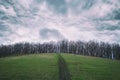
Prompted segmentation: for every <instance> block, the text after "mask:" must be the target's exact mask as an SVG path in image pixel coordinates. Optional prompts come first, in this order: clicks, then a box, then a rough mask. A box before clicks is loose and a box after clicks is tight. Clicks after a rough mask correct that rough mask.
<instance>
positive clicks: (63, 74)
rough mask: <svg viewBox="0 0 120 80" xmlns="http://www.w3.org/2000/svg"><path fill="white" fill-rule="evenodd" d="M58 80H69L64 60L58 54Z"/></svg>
mask: <svg viewBox="0 0 120 80" xmlns="http://www.w3.org/2000/svg"><path fill="white" fill-rule="evenodd" d="M58 65H59V80H71V78H70V73H69V70H68V67H67V64H66V61H65V60H64V58H63V57H62V56H61V55H60V54H58Z"/></svg>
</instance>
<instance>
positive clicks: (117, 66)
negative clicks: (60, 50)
mask: <svg viewBox="0 0 120 80" xmlns="http://www.w3.org/2000/svg"><path fill="white" fill-rule="evenodd" d="M62 56H63V58H64V59H65V61H66V62H67V64H68V68H69V72H70V74H71V79H72V80H120V76H119V74H120V61H117V60H108V59H102V58H95V57H88V56H86V57H85V56H80V55H71V54H70V55H69V54H62ZM57 60H58V58H57V55H56V54H35V55H25V56H19V57H6V58H0V80H59V70H58V69H59V68H58V63H57Z"/></svg>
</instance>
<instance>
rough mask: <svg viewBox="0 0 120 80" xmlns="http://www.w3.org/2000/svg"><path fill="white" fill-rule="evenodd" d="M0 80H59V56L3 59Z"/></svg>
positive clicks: (27, 56)
mask: <svg viewBox="0 0 120 80" xmlns="http://www.w3.org/2000/svg"><path fill="white" fill-rule="evenodd" d="M0 80H58V65H57V56H56V55H55V54H40V55H39V54H34V55H25V56H19V57H18V56H17V57H6V58H1V59H0Z"/></svg>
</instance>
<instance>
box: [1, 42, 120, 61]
mask: <svg viewBox="0 0 120 80" xmlns="http://www.w3.org/2000/svg"><path fill="white" fill-rule="evenodd" d="M39 53H70V54H80V55H87V56H96V57H103V58H109V59H120V45H119V44H115V43H113V44H109V43H105V42H96V41H89V42H82V41H68V40H62V41H59V42H48V43H36V44H35V43H27V42H24V43H16V44H12V45H0V57H5V56H11V55H23V54H39Z"/></svg>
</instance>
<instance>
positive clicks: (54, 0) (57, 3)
mask: <svg viewBox="0 0 120 80" xmlns="http://www.w3.org/2000/svg"><path fill="white" fill-rule="evenodd" d="M46 1H47V3H48V5H49V6H51V8H52V9H53V10H54V11H55V12H57V13H62V14H66V13H67V3H66V0H46Z"/></svg>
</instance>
